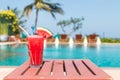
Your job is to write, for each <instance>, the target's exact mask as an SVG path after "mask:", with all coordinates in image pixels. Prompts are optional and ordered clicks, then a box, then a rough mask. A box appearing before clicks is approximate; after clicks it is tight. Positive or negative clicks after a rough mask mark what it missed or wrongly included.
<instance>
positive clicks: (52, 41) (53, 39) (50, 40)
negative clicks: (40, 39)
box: [46, 36, 55, 44]
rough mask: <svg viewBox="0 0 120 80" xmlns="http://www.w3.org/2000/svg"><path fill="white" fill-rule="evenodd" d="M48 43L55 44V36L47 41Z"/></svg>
mask: <svg viewBox="0 0 120 80" xmlns="http://www.w3.org/2000/svg"><path fill="white" fill-rule="evenodd" d="M46 42H47V44H49V43H54V42H55V38H53V36H51V37H49V38H47V39H46Z"/></svg>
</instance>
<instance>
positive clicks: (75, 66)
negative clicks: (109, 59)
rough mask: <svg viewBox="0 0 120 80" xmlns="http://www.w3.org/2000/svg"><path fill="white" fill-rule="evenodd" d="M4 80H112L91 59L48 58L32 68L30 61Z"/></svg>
mask: <svg viewBox="0 0 120 80" xmlns="http://www.w3.org/2000/svg"><path fill="white" fill-rule="evenodd" d="M4 80H112V78H111V77H110V76H109V75H108V74H106V73H105V72H104V71H103V70H102V69H100V68H99V67H97V66H96V65H95V64H93V63H92V62H91V61H90V60H87V59H85V60H48V61H44V62H43V65H42V67H39V68H31V67H30V66H29V61H27V62H25V63H24V64H23V65H21V66H20V67H18V68H17V69H16V70H14V71H13V72H12V73H10V74H9V75H7V76H6V77H5V78H4Z"/></svg>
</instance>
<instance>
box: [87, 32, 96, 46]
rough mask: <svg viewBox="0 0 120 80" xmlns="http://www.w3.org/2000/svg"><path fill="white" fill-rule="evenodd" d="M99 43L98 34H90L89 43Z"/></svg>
mask: <svg viewBox="0 0 120 80" xmlns="http://www.w3.org/2000/svg"><path fill="white" fill-rule="evenodd" d="M96 42H97V35H96V34H90V35H89V36H88V43H90V44H91V43H96Z"/></svg>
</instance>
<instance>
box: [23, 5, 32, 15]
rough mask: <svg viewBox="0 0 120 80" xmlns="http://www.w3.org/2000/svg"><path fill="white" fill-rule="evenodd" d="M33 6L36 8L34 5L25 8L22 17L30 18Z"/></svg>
mask: <svg viewBox="0 0 120 80" xmlns="http://www.w3.org/2000/svg"><path fill="white" fill-rule="evenodd" d="M33 6H34V4H30V5H28V6H26V7H25V8H24V11H23V14H22V16H24V15H27V16H29V13H30V12H31V10H32V8H33Z"/></svg>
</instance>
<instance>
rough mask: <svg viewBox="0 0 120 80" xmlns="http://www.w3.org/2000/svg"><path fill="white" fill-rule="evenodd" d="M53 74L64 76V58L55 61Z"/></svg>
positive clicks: (59, 76)
mask: <svg viewBox="0 0 120 80" xmlns="http://www.w3.org/2000/svg"><path fill="white" fill-rule="evenodd" d="M52 72H53V74H52V76H54V77H58V78H62V77H64V76H65V75H64V71H63V61H62V60H56V61H54V66H53V71H52Z"/></svg>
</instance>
